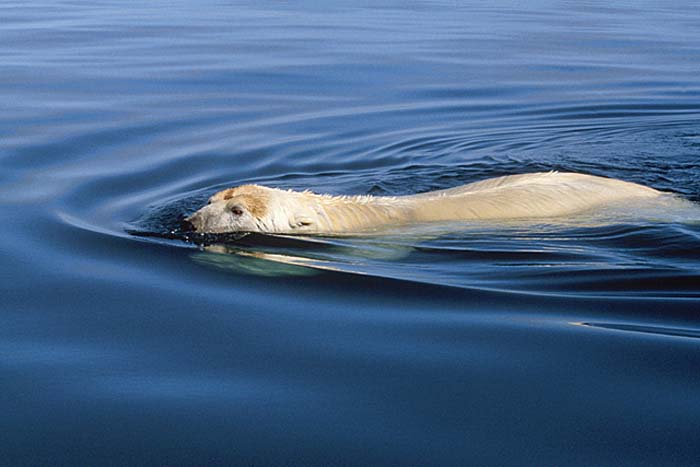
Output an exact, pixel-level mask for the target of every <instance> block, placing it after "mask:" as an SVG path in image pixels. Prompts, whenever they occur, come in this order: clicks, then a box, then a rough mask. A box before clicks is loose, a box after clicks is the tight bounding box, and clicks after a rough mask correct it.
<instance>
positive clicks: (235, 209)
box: [231, 205, 243, 216]
mask: <svg viewBox="0 0 700 467" xmlns="http://www.w3.org/2000/svg"><path fill="white" fill-rule="evenodd" d="M231 212H232V213H233V215H234V216H242V215H243V209H242V208H241V207H240V206H238V205H236V206H232V207H231Z"/></svg>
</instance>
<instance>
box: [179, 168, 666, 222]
mask: <svg viewBox="0 0 700 467" xmlns="http://www.w3.org/2000/svg"><path fill="white" fill-rule="evenodd" d="M662 195H664V193H663V192H660V191H657V190H654V189H652V188H648V187H645V186H642V185H637V184H635V183H629V182H624V181H621V180H615V179H611V178H604V177H597V176H593V175H583V174H577V173H560V172H546V173H545V172H542V173H531V174H523V175H510V176H505V177H498V178H492V179H488V180H483V181H480V182H475V183H470V184H468V185H463V186H459V187H456V188H450V189H447V190H438V191H431V192H427V193H421V194H417V195H409V196H369V195H360V196H331V195H319V194H316V193H312V192H310V191H303V192H298V191H290V190H280V189H276V188H267V187H264V186H259V185H242V186H238V187H235V188H229V189H227V190H223V191H220V192H218V193H216V194H214V195H213V196H212V197H211V198H210V199H209V203H208V204H207V205H206V206H204V207H203V208H201V209H200V210H198V211H197V212H195V213H194V214H192V215H191V216H190V217H188V218H186V219H185V220H184V221H183V229H185V230H194V231H197V232H208V233H227V232H261V233H276V234H349V233H362V232H370V231H376V230H378V229H382V228H386V227H390V226H399V225H407V224H417V223H425V222H449V221H469V220H501V219H535V218H546V217H557V216H568V215H572V214H576V213H579V212H583V211H586V210H589V209H593V208H596V207H603V206H607V205H609V204H612V203H617V202H621V201H622V202H626V201H631V200H642V199H649V198H657V197H659V196H662Z"/></svg>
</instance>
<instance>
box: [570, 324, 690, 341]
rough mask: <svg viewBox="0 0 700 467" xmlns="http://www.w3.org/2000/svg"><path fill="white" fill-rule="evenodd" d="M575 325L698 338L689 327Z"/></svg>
mask: <svg viewBox="0 0 700 467" xmlns="http://www.w3.org/2000/svg"><path fill="white" fill-rule="evenodd" d="M572 324H574V325H577V326H586V327H590V328H599V329H608V330H612V331H622V332H632V333H643V334H655V335H659V336H666V337H687V338H690V339H700V330H697V329H689V328H672V327H665V326H648V325H641V324H624V323H600V322H596V323H593V322H591V323H572Z"/></svg>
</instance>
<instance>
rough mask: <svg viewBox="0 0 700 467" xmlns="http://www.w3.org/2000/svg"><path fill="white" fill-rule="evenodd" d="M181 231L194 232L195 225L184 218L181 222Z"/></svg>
mask: <svg viewBox="0 0 700 467" xmlns="http://www.w3.org/2000/svg"><path fill="white" fill-rule="evenodd" d="M180 230H182V231H183V232H194V224H193V223H192V222H190V220H189V218H184V219H182V220H181V221H180Z"/></svg>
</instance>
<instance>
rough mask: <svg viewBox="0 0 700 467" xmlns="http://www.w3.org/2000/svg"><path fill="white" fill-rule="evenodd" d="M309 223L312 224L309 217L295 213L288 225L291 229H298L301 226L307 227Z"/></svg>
mask: <svg viewBox="0 0 700 467" xmlns="http://www.w3.org/2000/svg"><path fill="white" fill-rule="evenodd" d="M311 224H313V221H312V220H311V218H310V217H306V216H303V215H296V216H294V218H293V219H292V221H291V222H290V223H289V226H290V227H291V228H293V229H299V228H301V227H308V226H310V225H311Z"/></svg>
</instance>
